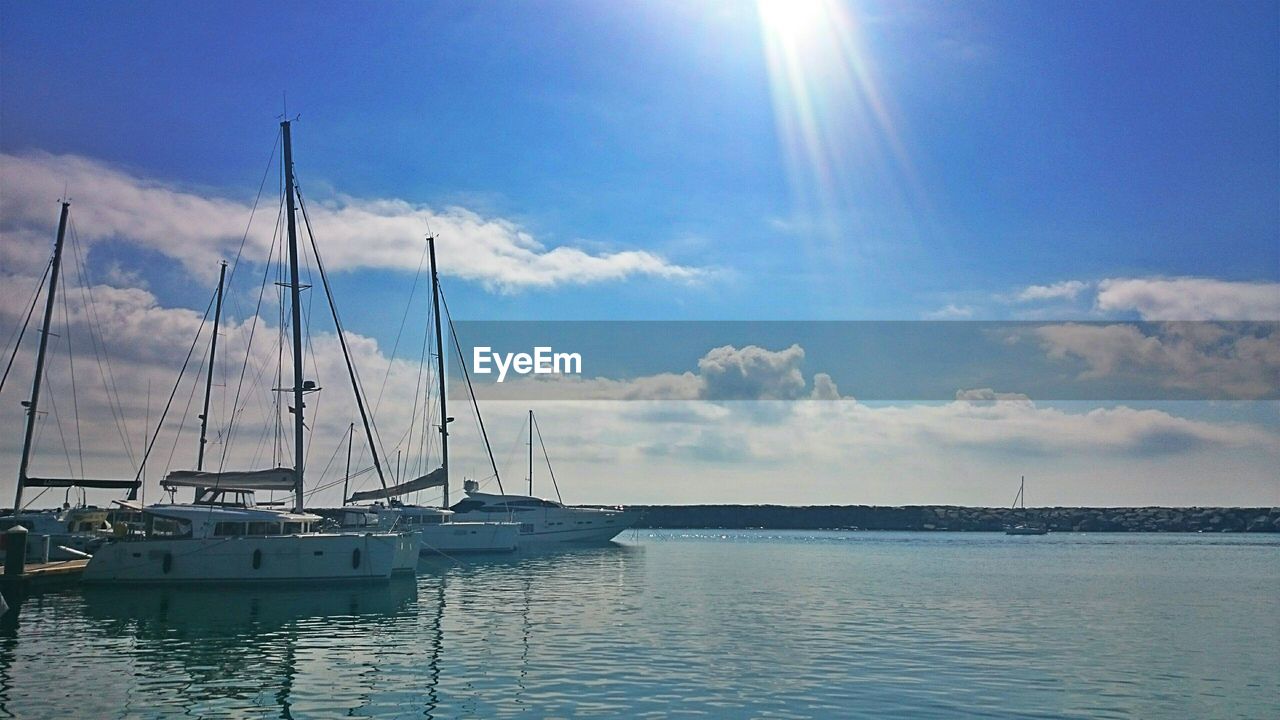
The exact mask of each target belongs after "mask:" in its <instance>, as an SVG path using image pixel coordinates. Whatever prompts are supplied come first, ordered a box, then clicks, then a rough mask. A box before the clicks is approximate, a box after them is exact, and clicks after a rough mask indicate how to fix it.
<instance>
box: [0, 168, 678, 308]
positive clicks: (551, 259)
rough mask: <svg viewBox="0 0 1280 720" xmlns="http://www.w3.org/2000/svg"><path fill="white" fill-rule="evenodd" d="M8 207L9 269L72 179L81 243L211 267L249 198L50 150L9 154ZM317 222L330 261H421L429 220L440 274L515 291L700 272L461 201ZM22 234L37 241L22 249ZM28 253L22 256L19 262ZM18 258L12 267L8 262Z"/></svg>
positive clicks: (236, 231) (371, 205)
mask: <svg viewBox="0 0 1280 720" xmlns="http://www.w3.org/2000/svg"><path fill="white" fill-rule="evenodd" d="M0 186H3V187H4V188H5V192H4V194H3V196H2V197H0V217H3V219H4V220H3V228H2V229H3V230H4V233H5V235H6V242H5V243H4V244H5V246H6V247H5V248H4V250H3V251H2V252H0V261H4V262H5V263H6V267H7V269H8V270H9V271H10V272H14V271H15V270H16V269H25V270H28V271H29V270H30V266H31V264H32V263H39V262H42V261H40V260H39V258H40V257H41V256H42V255H44V254H47V252H48V251H47V246H48V245H49V242H50V238H51V237H52V234H53V231H52V228H53V227H54V226H55V225H56V218H57V205H56V203H55V200H56V199H57V198H58V197H59V196H61V194H62V192H63V188H64V187H67V188H69V189H70V194H71V196H72V197H73V205H72V211H73V217H74V219H75V226H76V231H77V233H78V236H79V238H80V239H81V240H82V241H85V242H89V243H93V242H98V241H102V240H109V239H119V240H125V241H128V242H132V243H136V244H138V245H141V246H143V247H146V248H149V249H152V250H156V251H158V252H161V253H164V254H165V255H168V256H170V257H173V258H176V259H178V260H179V261H181V262H182V263H183V264H184V265H185V266H186V267H187V268H188V269H189V270H191V271H192V272H193V273H195V274H197V275H198V276H200V277H208V276H209V275H210V274H211V273H212V272H213V270H212V268H214V267H215V266H216V262H217V261H218V260H219V259H230V258H233V257H234V256H235V253H236V250H237V248H238V247H239V245H240V241H241V238H242V237H244V235H245V226H246V224H247V223H248V221H249V217H250V210H251V205H250V204H249V203H247V202H244V201H241V200H234V199H229V198H226V197H219V196H216V195H213V194H210V193H204V192H197V191H193V190H188V189H182V188H178V187H176V186H174V185H172V184H166V183H162V182H157V181H154V180H151V179H148V178H145V177H140V176H137V175H133V174H130V173H128V172H125V171H122V170H119V169H116V168H113V167H110V166H107V165H105V164H103V163H100V162H97V161H95V160H91V159H88V158H83V157H77V156H72V155H49V154H44V153H35V154H25V155H10V154H3V155H0ZM307 199H308V201H309V203H308V204H309V211H310V213H311V219H312V224H313V227H314V229H315V231H316V232H317V233H318V235H319V237H318V242H319V244H320V246H321V249H322V251H323V253H324V259H325V261H326V264H327V266H328V267H330V268H332V269H335V270H341V269H351V268H386V269H400V270H410V271H412V270H414V269H415V268H417V267H418V263H419V260H420V259H421V257H422V250H423V237H424V235H425V234H426V232H427V229H428V228H430V229H431V230H432V231H433V232H435V233H436V234H437V235H438V236H439V244H440V250H441V254H442V255H443V256H444V258H446V260H445V262H444V264H443V266H442V272H444V273H446V274H449V275H452V276H455V277H461V278H465V279H468V280H474V281H477V282H480V283H483V284H484V285H486V286H487V287H490V288H494V289H499V290H504V291H511V290H517V289H520V288H532V287H551V286H556V285H573V284H586V283H595V282H604V281H613V280H622V279H625V278H629V277H636V276H651V277H660V278H666V279H670V280H680V281H688V280H693V279H696V278H698V277H700V276H701V275H702V273H703V271H702V270H700V269H697V268H691V267H686V266H682V265H676V264H673V263H671V262H669V261H667V260H665V259H664V258H662V257H661V256H659V255H656V254H654V253H651V252H647V251H643V250H623V251H618V252H598V253H592V252H588V251H585V250H582V249H579V248H575V247H569V246H564V245H562V246H558V247H551V248H549V247H546V246H545V245H543V244H542V243H540V242H538V241H537V240H536V239H535V238H534V237H533V236H532V235H531V234H530V233H529V232H528V231H526V230H525V229H523V228H522V227H521V226H520V225H518V224H517V223H515V222H512V221H510V220H506V219H503V218H497V217H485V216H482V215H480V214H478V213H475V212H473V211H471V210H468V209H466V208H461V207H447V208H443V209H433V208H429V207H426V206H422V205H415V204H412V203H409V202H407V201H404V200H398V199H360V198H353V197H349V196H337V197H333V198H326V199H320V198H315V197H308V198H307ZM274 225H275V207H274V203H266V204H265V205H260V206H259V208H258V215H257V216H256V218H255V220H254V223H253V228H252V229H251V231H250V233H249V235H248V240H247V241H246V243H245V253H246V257H247V258H248V259H250V260H254V261H261V260H264V259H265V258H266V256H267V254H268V251H269V249H270V247H271V242H272V238H271V234H272V232H273V228H274ZM15 241H23V244H24V245H27V244H34V248H28V249H24V250H22V251H21V252H20V251H19V250H17V249H16V248H13V247H9V246H10V245H12V244H14V243H15ZM19 261H20V262H19ZM10 263H13V265H9V264H10Z"/></svg>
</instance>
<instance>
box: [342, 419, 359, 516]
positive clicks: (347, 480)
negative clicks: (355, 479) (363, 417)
mask: <svg viewBox="0 0 1280 720" xmlns="http://www.w3.org/2000/svg"><path fill="white" fill-rule="evenodd" d="M355 434H356V424H355V423H351V425H350V426H349V427H347V474H346V475H343V476H342V502H343V503H344V504H345V503H346V502H347V498H348V497H350V496H349V495H347V487H348V486H349V485H350V484H351V441H352V440H354V439H355Z"/></svg>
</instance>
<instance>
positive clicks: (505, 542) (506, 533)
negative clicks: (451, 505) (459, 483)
mask: <svg viewBox="0 0 1280 720" xmlns="http://www.w3.org/2000/svg"><path fill="white" fill-rule="evenodd" d="M345 509H349V508H345ZM361 509H362V510H364V511H365V512H366V513H368V514H371V515H373V516H374V517H375V518H376V521H375V522H376V525H377V526H378V527H380V528H382V529H384V530H393V529H394V530H398V531H402V532H405V531H407V532H413V533H415V534H416V535H417V536H418V540H419V542H420V543H421V547H420V550H419V552H420V553H421V554H422V556H423V557H430V556H433V555H442V556H449V555H460V554H468V553H508V552H514V551H515V549H516V545H517V541H518V536H519V530H520V526H519V525H518V524H517V523H514V522H505V521H484V520H482V521H458V520H454V512H453V511H452V510H445V509H444V508H438V507H431V506H427V505H404V504H400V503H397V502H394V501H392V503H391V504H390V505H383V504H381V503H378V504H374V505H371V506H365V507H362V508H361Z"/></svg>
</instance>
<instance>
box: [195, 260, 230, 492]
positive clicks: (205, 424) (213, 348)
mask: <svg viewBox="0 0 1280 720" xmlns="http://www.w3.org/2000/svg"><path fill="white" fill-rule="evenodd" d="M226 279H227V264H226V263H225V262H224V263H222V267H220V268H219V269H218V300H217V303H216V304H215V305H214V308H213V340H211V341H210V343H209V372H208V374H207V375H205V378H204V411H203V412H201V413H200V449H199V451H198V453H197V455H196V470H204V446H205V444H206V443H208V442H209V439H208V430H209V394H210V393H211V392H212V390H213V361H214V359H215V358H217V357H218V323H219V322H220V321H221V320H222V287H223V283H225V282H226ZM199 493H200V491H199V489H197V490H196V495H197V496H198V495H199Z"/></svg>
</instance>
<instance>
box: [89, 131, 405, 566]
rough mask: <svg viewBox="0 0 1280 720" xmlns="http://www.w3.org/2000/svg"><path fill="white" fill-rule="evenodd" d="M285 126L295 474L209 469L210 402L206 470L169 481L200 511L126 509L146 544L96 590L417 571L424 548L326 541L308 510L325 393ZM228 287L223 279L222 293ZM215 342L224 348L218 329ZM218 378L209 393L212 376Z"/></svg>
mask: <svg viewBox="0 0 1280 720" xmlns="http://www.w3.org/2000/svg"><path fill="white" fill-rule="evenodd" d="M280 127H281V135H282V138H283V145H284V157H283V161H284V179H285V203H284V205H285V208H286V215H287V221H288V222H287V228H288V244H289V245H288V250H289V253H288V254H289V282H288V283H287V284H285V287H287V288H288V290H289V299H290V304H291V306H292V307H291V310H292V323H291V325H292V338H291V339H292V344H293V347H292V349H293V385H292V387H281V388H277V391H280V392H287V393H289V394H291V395H292V400H293V405H292V408H291V412H292V415H293V431H294V432H293V435H294V446H293V449H294V467H292V468H285V467H276V468H271V469H268V470H250V471H230V472H222V471H219V472H207V471H205V470H203V457H204V444H205V443H204V441H205V439H206V438H205V437H204V431H203V427H204V426H205V423H206V422H207V415H208V397H207V393H206V400H205V413H204V415H205V416H206V417H205V418H202V433H201V441H202V442H201V445H200V454H199V459H198V461H197V465H198V466H199V468H198V469H197V470H194V471H190V470H187V471H177V472H173V473H170V474H169V475H168V476H167V477H166V478H165V480H164V484H165V485H166V486H167V487H170V488H177V487H191V488H193V491H194V493H195V502H193V503H190V504H158V505H148V506H146V507H141V506H138V505H132V504H128V503H125V505H126V507H129V508H130V509H133V510H137V511H139V512H141V514H142V516H143V526H144V527H143V530H142V533H141V537H139V538H134V537H126V538H123V539H121V540H118V541H115V542H111V543H108V544H107V545H106V546H104V547H103V548H101V549H100V550H99V551H98V552H97V553H95V554H94V556H93V557H92V558H91V559H90V561H89V563H88V565H87V566H86V568H85V572H84V581H85V582H86V583H163V584H167V583H184V584H185V583H269V582H298V581H338V580H351V581H386V580H388V579H389V578H390V576H391V574H392V572H394V571H395V570H397V569H401V568H403V566H404V565H405V562H406V561H405V556H406V554H407V553H409V552H410V549H411V550H412V555H413V560H414V561H415V563H416V559H417V558H416V556H417V553H416V548H417V546H416V542H417V539H416V537H414V536H413V535H412V534H409V533H394V532H385V531H377V532H363V533H342V532H319V531H317V529H316V526H317V525H318V524H319V523H321V522H322V520H323V518H321V517H320V516H318V515H314V514H311V513H308V512H306V511H305V509H304V507H303V486H304V485H303V482H304V477H305V476H304V462H305V457H306V454H305V451H306V444H305V442H304V441H305V431H306V429H307V428H306V425H305V423H304V418H303V415H304V409H305V407H306V405H305V404H304V398H305V397H306V396H307V395H309V394H311V393H314V392H317V391H318V390H319V388H318V387H316V384H315V382H313V381H310V380H305V379H304V378H303V354H302V352H303V341H302V322H303V319H302V318H303V316H302V312H301V302H300V293H301V289H302V284H301V282H300V281H299V270H298V266H299V257H298V255H299V253H298V239H297V235H298V232H297V222H296V207H295V204H294V201H295V197H296V198H297V199H298V201H299V202H301V198H300V196H298V195H297V193H296V186H295V182H296V181H295V177H294V168H293V150H292V145H291V141H290V123H289V121H288V120H284V121H282V122H281V123H280ZM221 284H222V282H221V280H220V281H219V290H220V291H221ZM219 298H221V292H219ZM220 306H221V302H220V301H219V307H220ZM214 337H215V342H216V337H217V332H216V330H215V332H214ZM210 367H211V368H212V358H211V360H210ZM210 372H212V370H210ZM209 377H210V379H209V380H206V388H207V387H208V385H209V384H210V383H211V378H212V375H210V376H209ZM258 490H290V491H292V494H293V500H294V503H293V509H292V510H281V509H276V508H267V507H255V506H254V505H253V504H252V494H253V492H254V491H258ZM398 566H400V567H398Z"/></svg>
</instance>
